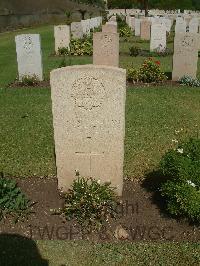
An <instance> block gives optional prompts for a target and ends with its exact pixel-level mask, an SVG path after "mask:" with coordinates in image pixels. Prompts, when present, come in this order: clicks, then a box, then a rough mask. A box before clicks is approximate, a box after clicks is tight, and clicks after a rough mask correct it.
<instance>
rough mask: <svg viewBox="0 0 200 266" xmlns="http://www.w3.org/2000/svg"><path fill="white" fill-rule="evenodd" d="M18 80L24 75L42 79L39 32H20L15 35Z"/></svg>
mask: <svg viewBox="0 0 200 266" xmlns="http://www.w3.org/2000/svg"><path fill="white" fill-rule="evenodd" d="M15 42H16V52H17V63H18V73H19V80H20V81H21V80H22V78H23V77H24V76H29V77H37V79H38V80H40V81H42V80H43V70H42V55H41V54H42V52H41V45H40V35H39V34H21V35H17V36H16V37H15Z"/></svg>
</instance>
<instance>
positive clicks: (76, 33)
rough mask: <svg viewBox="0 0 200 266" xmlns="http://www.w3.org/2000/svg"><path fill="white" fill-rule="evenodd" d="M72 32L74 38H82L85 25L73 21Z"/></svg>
mask: <svg viewBox="0 0 200 266" xmlns="http://www.w3.org/2000/svg"><path fill="white" fill-rule="evenodd" d="M71 34H72V38H73V39H82V38H83V27H82V23H81V22H72V23H71Z"/></svg>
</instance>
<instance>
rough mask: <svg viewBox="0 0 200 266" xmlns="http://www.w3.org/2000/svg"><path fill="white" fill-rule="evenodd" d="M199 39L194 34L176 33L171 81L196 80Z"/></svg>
mask: <svg viewBox="0 0 200 266" xmlns="http://www.w3.org/2000/svg"><path fill="white" fill-rule="evenodd" d="M199 43H200V38H199V35H198V34H195V33H189V32H187V33H177V34H176V36H175V39H174V56H173V72H172V79H173V80H179V79H180V78H181V77H183V76H184V75H187V76H191V77H193V78H196V73H197V62H198V50H199V48H200V47H199Z"/></svg>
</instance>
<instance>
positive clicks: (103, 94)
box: [50, 65, 126, 195]
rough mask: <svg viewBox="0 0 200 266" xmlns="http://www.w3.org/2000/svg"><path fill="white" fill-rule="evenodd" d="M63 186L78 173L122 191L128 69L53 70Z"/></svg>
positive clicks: (57, 147)
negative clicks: (108, 183)
mask: <svg viewBox="0 0 200 266" xmlns="http://www.w3.org/2000/svg"><path fill="white" fill-rule="evenodd" d="M50 82H51V97H52V109H53V126H54V139H55V153H56V165H57V177H58V186H59V189H61V190H63V191H67V190H68V189H69V188H70V185H72V182H73V180H74V179H75V178H77V175H80V176H82V177H93V178H96V179H98V180H100V181H101V182H111V183H112V185H113V186H115V187H116V188H117V193H118V194H119V195H121V194H122V186H123V157H124V136H125V98H126V71H125V70H123V69H119V68H113V67H106V66H94V65H84V66H72V67H65V68H60V69H56V70H53V71H52V72H51V74H50Z"/></svg>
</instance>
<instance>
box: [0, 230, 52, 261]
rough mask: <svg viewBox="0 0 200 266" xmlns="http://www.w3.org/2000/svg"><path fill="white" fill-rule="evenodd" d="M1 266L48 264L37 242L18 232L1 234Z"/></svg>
mask: <svg viewBox="0 0 200 266" xmlns="http://www.w3.org/2000/svg"><path fill="white" fill-rule="evenodd" d="M0 265H1V266H11V265H12V266H13V265H15V266H48V265H49V263H48V261H47V260H45V259H43V258H42V257H41V255H40V253H39V250H38V248H37V245H36V243H35V242H34V241H33V240H31V239H29V238H26V237H23V236H20V235H17V234H0Z"/></svg>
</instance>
